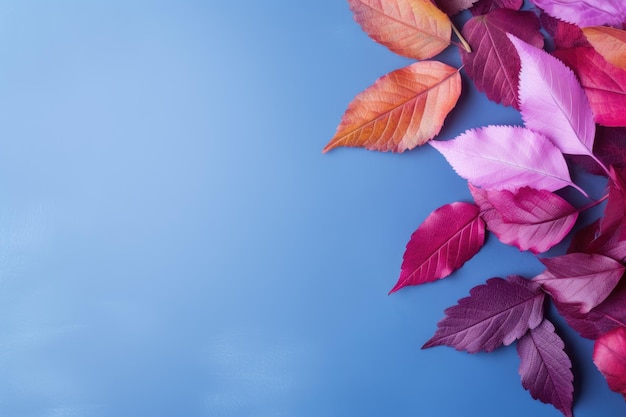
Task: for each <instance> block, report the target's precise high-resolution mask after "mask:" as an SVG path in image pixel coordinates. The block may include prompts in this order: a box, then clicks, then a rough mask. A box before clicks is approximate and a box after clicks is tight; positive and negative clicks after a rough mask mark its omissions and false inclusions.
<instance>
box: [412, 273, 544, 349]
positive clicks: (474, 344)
mask: <svg viewBox="0 0 626 417" xmlns="http://www.w3.org/2000/svg"><path fill="white" fill-rule="evenodd" d="M543 301H544V293H543V292H542V291H541V288H540V286H539V285H538V284H536V283H534V282H532V281H530V280H527V279H524V278H522V277H520V276H510V277H508V279H507V280H504V279H502V278H491V279H489V280H487V283H486V284H484V285H479V286H477V287H474V288H472V289H471V290H470V296H469V297H466V298H462V299H460V300H459V303H458V305H456V306H453V307H450V308H447V309H446V311H445V314H446V317H445V318H444V319H443V320H441V321H440V322H439V323H438V324H437V327H438V328H437V331H436V332H435V334H434V336H433V337H432V338H431V339H430V340H428V341H427V342H426V343H425V344H424V346H423V347H422V349H426V348H430V347H433V346H440V345H446V346H451V347H453V348H455V349H457V350H464V351H467V352H469V353H476V352H479V351H487V352H491V351H492V350H494V349H496V348H498V347H500V346H502V345H503V344H504V345H510V344H511V343H513V342H514V341H515V340H516V339H518V338H520V337H522V336H523V335H524V334H525V333H526V332H527V331H528V329H532V328H534V327H536V326H538V325H539V323H541V320H542V319H543Z"/></svg>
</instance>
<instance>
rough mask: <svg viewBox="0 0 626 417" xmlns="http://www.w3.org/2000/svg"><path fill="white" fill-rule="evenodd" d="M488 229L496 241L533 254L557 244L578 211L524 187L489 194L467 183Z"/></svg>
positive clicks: (538, 191)
mask: <svg viewBox="0 0 626 417" xmlns="http://www.w3.org/2000/svg"><path fill="white" fill-rule="evenodd" d="M470 191H471V193H472V196H473V197H474V201H475V202H476V204H477V205H478V206H479V207H480V215H481V217H482V218H483V220H484V221H485V223H487V228H488V229H489V230H490V231H491V232H493V233H494V234H495V235H496V236H497V237H498V239H499V240H500V241H501V242H503V243H506V244H507V245H512V246H515V247H517V248H518V249H519V250H522V251H524V250H529V251H531V252H533V253H541V252H545V251H547V250H548V249H550V248H552V247H553V246H554V245H556V244H558V243H559V242H561V241H562V240H563V238H564V237H565V236H566V235H567V234H568V233H569V231H570V230H571V229H572V227H574V224H575V223H576V219H577V218H578V210H576V208H574V207H573V206H572V205H571V204H569V203H568V202H567V201H565V200H564V199H563V198H561V197H559V196H558V195H556V194H554V193H551V192H549V191H545V190H535V189H533V188H529V187H524V188H520V189H519V190H518V191H516V192H511V191H508V190H502V191H490V190H483V189H480V188H476V187H474V186H472V185H471V184H470Z"/></svg>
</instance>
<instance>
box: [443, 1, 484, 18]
mask: <svg viewBox="0 0 626 417" xmlns="http://www.w3.org/2000/svg"><path fill="white" fill-rule="evenodd" d="M477 1H478V0H436V1H435V3H436V4H437V6H438V7H439V8H440V9H441V10H443V11H444V12H445V13H446V14H447V15H448V16H454V15H455V14H458V13H460V12H462V11H463V10H466V9H469V8H470V7H472V5H473V4H474V3H476V2H477Z"/></svg>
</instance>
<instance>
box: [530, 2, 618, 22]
mask: <svg viewBox="0 0 626 417" xmlns="http://www.w3.org/2000/svg"><path fill="white" fill-rule="evenodd" d="M531 1H532V2H533V3H534V4H535V6H537V7H539V8H540V9H542V10H544V11H545V12H546V13H548V14H549V15H551V16H553V17H556V18H557V19H561V20H563V21H565V22H569V23H573V24H575V25H577V26H580V27H586V26H600V25H609V26H621V24H622V22H624V20H626V3H624V1H623V0H584V1H580V0H559V1H554V0H531Z"/></svg>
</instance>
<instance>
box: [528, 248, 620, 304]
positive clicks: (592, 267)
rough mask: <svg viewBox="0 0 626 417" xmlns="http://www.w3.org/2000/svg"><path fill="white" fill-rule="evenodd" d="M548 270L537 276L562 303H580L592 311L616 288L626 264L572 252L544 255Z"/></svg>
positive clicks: (598, 256) (536, 280) (547, 289)
mask: <svg viewBox="0 0 626 417" xmlns="http://www.w3.org/2000/svg"><path fill="white" fill-rule="evenodd" d="M540 260H541V262H542V263H543V264H544V265H545V266H546V268H547V269H546V271H545V272H543V273H542V274H540V275H538V276H536V277H535V278H533V281H535V282H538V283H539V284H541V286H542V287H543V288H544V289H545V290H546V291H547V292H548V293H550V295H551V296H552V297H553V298H554V299H555V300H557V301H558V302H559V303H562V304H579V305H580V312H581V313H588V312H589V311H590V310H591V309H592V308H594V307H595V306H597V305H598V304H600V303H601V302H602V301H604V300H605V299H606V298H607V297H608V296H609V294H610V293H611V291H613V289H614V288H615V286H616V285H617V283H618V282H619V280H620V278H621V277H622V275H623V274H624V271H625V270H626V268H625V267H624V265H622V264H621V263H620V262H617V261H616V260H614V259H611V258H609V257H607V256H603V255H597V254H588V253H569V254H567V255H562V256H557V257H555V258H549V259H540Z"/></svg>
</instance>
